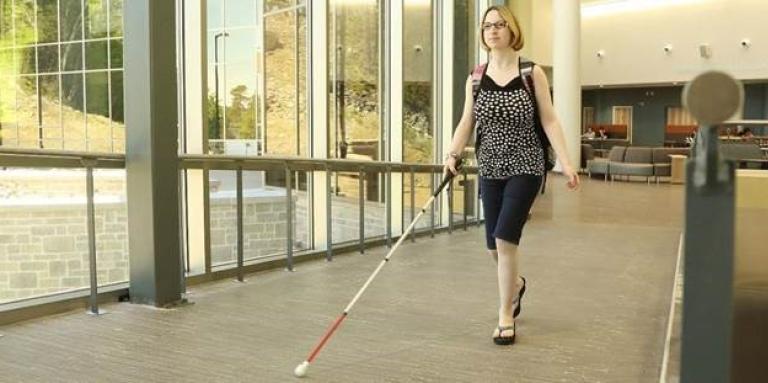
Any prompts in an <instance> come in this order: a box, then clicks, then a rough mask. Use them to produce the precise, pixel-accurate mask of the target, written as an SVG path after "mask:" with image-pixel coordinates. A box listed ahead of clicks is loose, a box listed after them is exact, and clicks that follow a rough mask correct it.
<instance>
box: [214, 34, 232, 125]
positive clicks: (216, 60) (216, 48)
mask: <svg viewBox="0 0 768 383" xmlns="http://www.w3.org/2000/svg"><path fill="white" fill-rule="evenodd" d="M228 36H229V33H227V32H219V33H217V34H215V35H214V36H213V57H214V58H213V62H214V66H215V68H214V71H213V72H214V73H213V75H214V87H215V88H216V89H214V94H215V98H216V100H215V102H216V111H215V114H216V133H218V134H220V135H219V136H216V138H221V139H226V138H227V137H226V134H224V130H223V129H222V128H221V121H220V117H219V38H220V37H228Z"/></svg>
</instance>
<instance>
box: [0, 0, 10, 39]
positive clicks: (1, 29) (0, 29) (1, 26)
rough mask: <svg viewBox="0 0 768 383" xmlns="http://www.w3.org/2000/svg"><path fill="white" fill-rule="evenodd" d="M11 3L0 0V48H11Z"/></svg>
mask: <svg viewBox="0 0 768 383" xmlns="http://www.w3.org/2000/svg"><path fill="white" fill-rule="evenodd" d="M12 6H13V3H12V2H11V0H0V48H8V47H12V46H13V7H12Z"/></svg>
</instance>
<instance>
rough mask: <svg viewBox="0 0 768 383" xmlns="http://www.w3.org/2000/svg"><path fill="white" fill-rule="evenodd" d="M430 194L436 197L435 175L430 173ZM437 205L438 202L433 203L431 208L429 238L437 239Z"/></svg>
mask: <svg viewBox="0 0 768 383" xmlns="http://www.w3.org/2000/svg"><path fill="white" fill-rule="evenodd" d="M429 194H430V195H434V194H435V174H434V173H429ZM435 205H437V201H435V202H433V203H432V205H431V206H430V208H429V209H430V212H429V237H430V238H435Z"/></svg>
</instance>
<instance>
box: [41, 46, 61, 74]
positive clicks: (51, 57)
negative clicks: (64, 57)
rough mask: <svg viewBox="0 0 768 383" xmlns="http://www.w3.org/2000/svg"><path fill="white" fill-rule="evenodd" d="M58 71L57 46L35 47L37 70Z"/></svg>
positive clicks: (43, 71) (45, 71)
mask: <svg viewBox="0 0 768 383" xmlns="http://www.w3.org/2000/svg"><path fill="white" fill-rule="evenodd" d="M58 71H59V46H58V45H42V46H40V47H38V48H37V72H38V73H56V72H58Z"/></svg>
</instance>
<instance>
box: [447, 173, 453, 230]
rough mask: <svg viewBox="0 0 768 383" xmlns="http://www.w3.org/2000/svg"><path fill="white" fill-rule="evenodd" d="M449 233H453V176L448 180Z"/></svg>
mask: <svg viewBox="0 0 768 383" xmlns="http://www.w3.org/2000/svg"><path fill="white" fill-rule="evenodd" d="M447 188H448V234H451V233H453V178H451V180H450V181H449V182H448V186H447Z"/></svg>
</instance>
